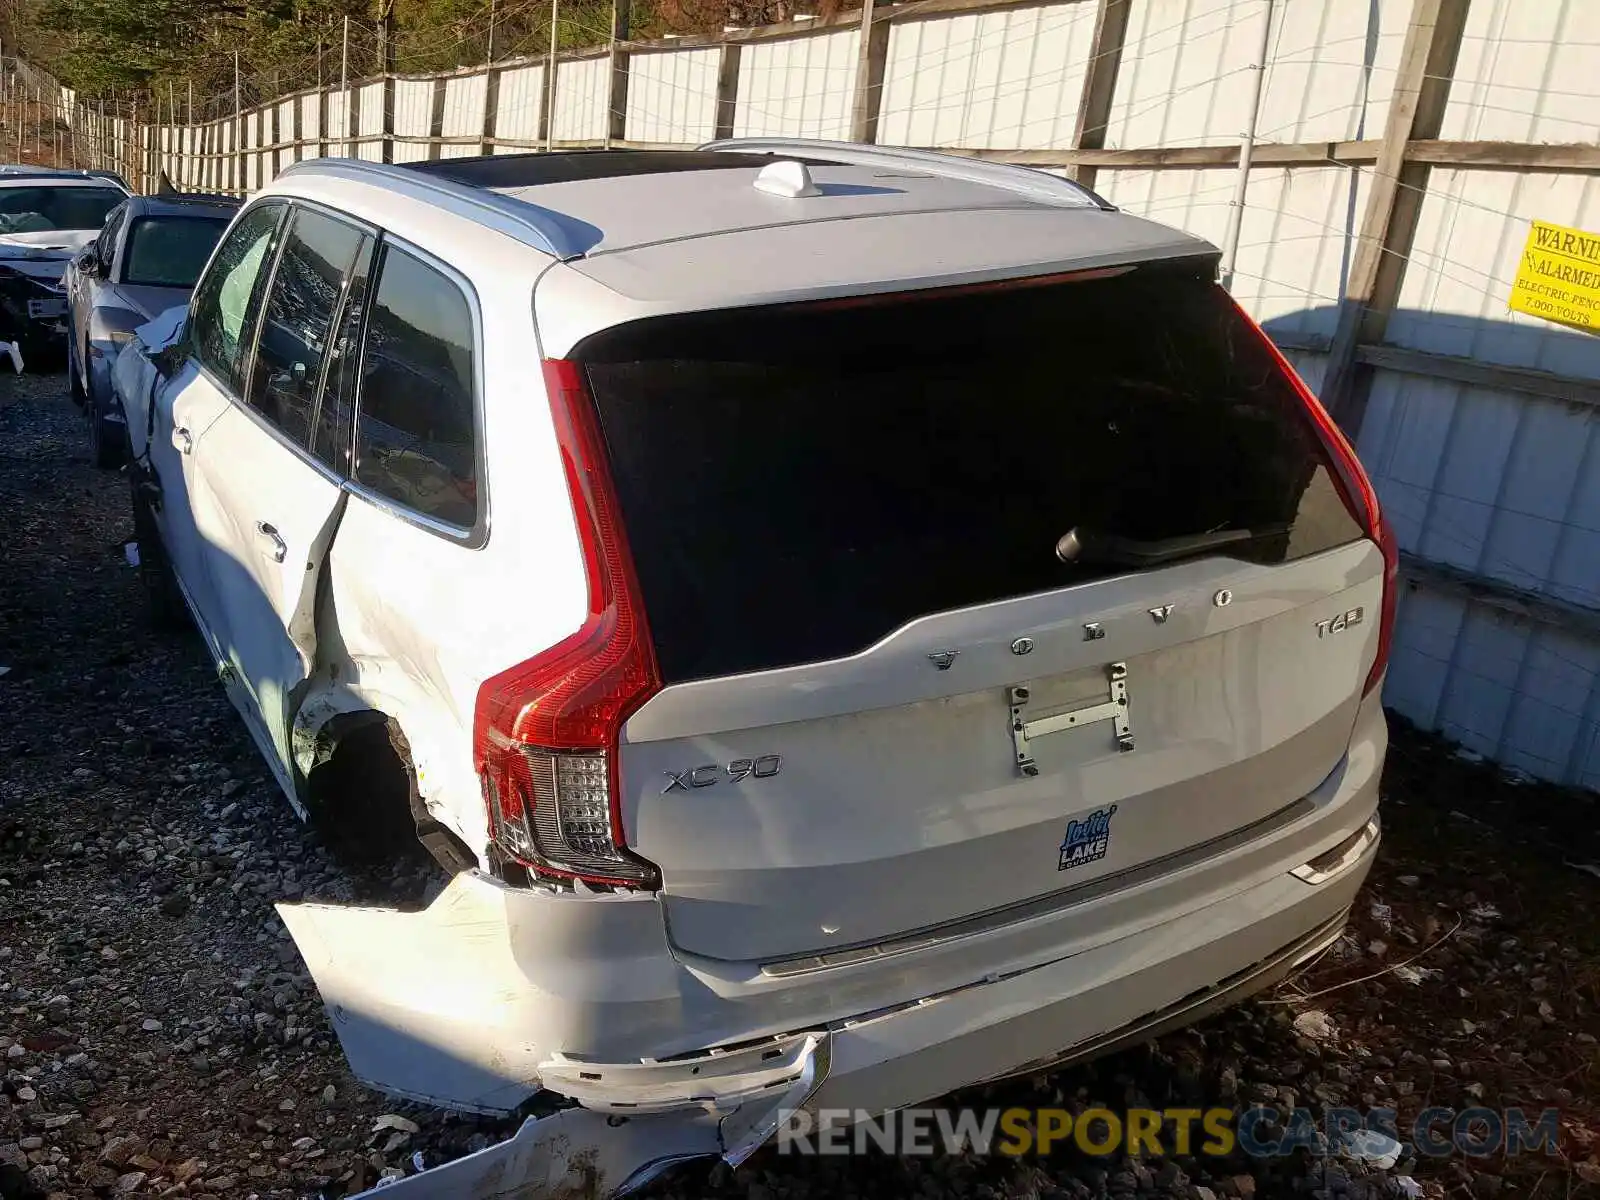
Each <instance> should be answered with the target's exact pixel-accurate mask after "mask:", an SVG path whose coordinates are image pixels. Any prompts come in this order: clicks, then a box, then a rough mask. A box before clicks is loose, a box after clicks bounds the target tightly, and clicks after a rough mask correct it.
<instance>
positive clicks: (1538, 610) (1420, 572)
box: [1400, 553, 1600, 639]
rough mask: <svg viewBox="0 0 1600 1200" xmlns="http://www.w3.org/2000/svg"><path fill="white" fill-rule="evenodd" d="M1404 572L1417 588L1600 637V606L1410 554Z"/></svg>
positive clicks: (1403, 558) (1405, 557)
mask: <svg viewBox="0 0 1600 1200" xmlns="http://www.w3.org/2000/svg"><path fill="white" fill-rule="evenodd" d="M1400 575H1401V577H1402V578H1403V579H1404V580H1405V581H1406V582H1407V583H1409V584H1411V585H1412V586H1414V587H1422V588H1426V589H1427V590H1428V591H1431V592H1441V593H1443V594H1445V595H1448V596H1456V597H1458V598H1460V599H1462V600H1466V601H1468V602H1470V603H1476V604H1482V605H1485V606H1487V607H1489V608H1493V609H1496V610H1498V611H1499V612H1503V613H1506V614H1507V615H1509V616H1513V617H1518V618H1520V619H1522V620H1525V621H1534V622H1536V623H1538V624H1540V625H1550V626H1553V627H1555V628H1557V629H1561V630H1565V631H1566V632H1568V633H1576V634H1579V635H1581V636H1584V637H1589V638H1596V639H1600V609H1595V608H1590V607H1588V606H1586V605H1582V604H1576V603H1573V602H1572V601H1570V600H1562V599H1559V598H1558V597H1555V596H1546V595H1542V594H1540V593H1539V592H1535V591H1532V590H1530V589H1528V588H1521V587H1518V586H1516V584H1513V583H1507V582H1505V581H1504V580H1502V579H1493V578H1491V577H1489V576H1487V575H1479V574H1476V573H1474V572H1472V571H1467V570H1464V569H1462V568H1461V567H1453V566H1451V565H1450V564H1449V563H1441V562H1434V561H1433V560H1432V559H1427V558H1421V557H1419V556H1417V555H1415V554H1410V553H1402V554H1401V555H1400Z"/></svg>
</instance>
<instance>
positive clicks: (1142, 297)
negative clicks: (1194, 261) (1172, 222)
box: [577, 268, 1361, 682]
mask: <svg viewBox="0 0 1600 1200" xmlns="http://www.w3.org/2000/svg"><path fill="white" fill-rule="evenodd" d="M577 357H579V358H581V359H582V360H583V361H584V362H585V363H586V365H587V369H588V375H589V379H590V383H591V387H592V389H593V391H594V394H595V400H596V404H597V407H598V411H599V416H600V422H601V427H602V429H603V431H604V434H605V438H606V442H607V446H608V449H609V452H610V455H611V465H612V471H613V475H614V477H615V481H616V486H617V489H618V493H619V499H620V501H621V504H622V507H623V512H624V515H625V518H626V521H627V527H628V540H629V543H630V546H631V548H632V551H633V556H634V559H635V563H636V567H637V570H638V573H639V577H640V585H641V587H642V589H643V592H644V599H645V607H646V610H647V612H648V613H649V617H650V625H651V630H652V632H653V634H654V636H655V640H656V649H657V655H658V657H659V660H660V665H661V668H662V672H663V675H664V676H665V678H666V679H667V680H668V681H669V682H671V681H678V680H684V679H693V678H700V677H705V676H714V675H726V674H732V673H737V672H742V671H752V670H763V669H768V668H773V667H780V666H785V665H790V664H795V663H803V662H813V661H818V660H823V659H829V658H837V657H841V656H844V655H848V654H853V653H856V652H859V651H861V650H863V649H865V648H866V647H868V646H870V645H872V644H873V643H874V642H876V641H878V640H880V639H881V638H883V637H884V636H885V635H887V634H889V633H891V632H892V631H893V630H895V629H896V628H898V627H899V626H901V625H904V624H905V623H906V622H908V621H910V620H913V619H915V618H916V617H918V616H921V615H924V614H927V613H933V612H941V611H947V610H950V609H955V608H962V607H966V606H969V605H974V604H984V603H989V602H993V601H997V600H1003V599H1008V598H1011V597H1015V596H1021V595H1026V594H1028V593H1033V592H1040V591H1047V590H1050V589H1054V588H1060V587H1066V586H1069V585H1072V584H1077V583H1083V582H1085V581H1088V580H1092V579H1097V578H1102V577H1105V576H1107V575H1112V574H1126V573H1128V572H1129V571H1130V570H1133V569H1136V568H1135V567H1131V566H1129V565H1128V564H1127V563H1126V562H1121V563H1119V562H1116V561H1107V560H1102V559H1098V558H1093V557H1091V558H1089V559H1085V560H1076V561H1070V562H1064V561H1062V560H1061V558H1060V557H1058V555H1057V552H1056V547H1057V543H1058V542H1059V541H1060V540H1061V538H1062V537H1063V535H1065V534H1067V533H1068V532H1069V531H1072V530H1079V531H1081V532H1082V533H1083V534H1084V535H1085V537H1086V538H1088V539H1091V540H1093V541H1095V542H1096V544H1102V545H1116V544H1119V541H1120V542H1121V543H1132V544H1134V545H1135V547H1136V548H1145V549H1148V548H1150V547H1151V546H1153V545H1157V546H1158V545H1160V544H1163V543H1169V540H1170V539H1174V538H1184V537H1196V536H1207V535H1213V534H1216V533H1219V532H1222V531H1247V532H1248V533H1249V535H1250V537H1249V539H1248V540H1240V541H1237V542H1235V543H1233V544H1231V545H1229V546H1227V547H1225V548H1221V549H1218V550H1216V551H1215V552H1216V553H1222V554H1227V555H1230V556H1233V557H1236V558H1240V559H1245V560H1248V561H1251V562H1257V563H1268V564H1270V563H1280V562H1283V561H1285V560H1287V559H1290V558H1296V557H1300V556H1302V555H1306V554H1313V553H1316V552H1318V551H1321V550H1326V549H1329V548H1331V547H1333V546H1336V545H1340V544H1343V543H1345V542H1348V541H1351V540H1354V539H1356V538H1358V537H1360V536H1361V529H1360V527H1359V526H1358V525H1357V524H1356V522H1355V520H1354V519H1353V518H1352V517H1351V516H1350V514H1349V512H1348V511H1347V509H1346V508H1345V506H1344V504H1343V502H1342V499H1341V497H1340V494H1339V492H1338V490H1337V488H1336V486H1335V484H1334V482H1333V476H1332V474H1331V473H1330V470H1329V468H1328V465H1327V463H1326V462H1325V461H1324V458H1323V454H1322V451H1321V448H1320V444H1319V443H1318V441H1317V439H1316V435H1315V433H1314V431H1313V430H1312V428H1311V426H1310V424H1309V422H1308V420H1307V419H1306V416H1305V413H1304V409H1303V405H1302V404H1301V403H1300V401H1299V398H1298V396H1297V394H1296V393H1295V391H1294V388H1293V384H1292V381H1291V380H1289V379H1288V378H1287V377H1286V376H1285V375H1283V374H1282V373H1281V372H1280V371H1279V369H1278V368H1277V366H1276V364H1275V363H1274V361H1273V360H1272V358H1271V357H1270V355H1269V354H1268V352H1267V350H1266V347H1264V346H1263V345H1262V344H1261V342H1260V340H1259V338H1258V336H1257V335H1256V333H1255V331H1254V330H1253V329H1252V328H1251V327H1250V326H1249V325H1248V324H1246V323H1245V322H1244V321H1243V320H1242V318H1240V316H1239V315H1238V313H1237V312H1236V311H1235V309H1234V308H1233V306H1232V303H1231V301H1230V300H1229V299H1228V297H1227V295H1226V293H1224V292H1223V291H1222V290H1221V289H1220V288H1218V287H1217V286H1216V285H1215V284H1214V283H1212V282H1211V281H1210V279H1209V278H1203V277H1200V276H1199V275H1197V274H1196V273H1195V272H1194V270H1193V269H1192V268H1191V269H1189V270H1188V271H1187V272H1184V273H1179V272H1177V271H1175V270H1174V269H1171V268H1167V269H1154V268H1144V269H1141V270H1138V271H1133V272H1131V273H1127V274H1123V275H1120V276H1118V277H1115V278H1109V279H1104V278H1102V279H1096V280H1093V281H1085V280H1077V281H1067V282H1051V283H1032V284H1028V285H1013V286H1004V287H998V288H997V287H985V288H979V289H967V290H963V291H960V292H955V293H949V292H946V293H943V294H924V295H922V296H918V295H917V294H915V293H911V294H903V295H900V296H896V297H885V298H876V299H868V300H851V301H846V302H828V303H817V304H803V305H789V306H782V307H774V308H765V309H744V310H733V311H721V312H712V313H701V314H690V315H681V316H673V317H664V318H655V319H652V320H649V321H644V322H639V323H636V324H633V325H630V326H623V327H620V328H617V329H614V330H609V331H606V332H605V333H602V334H600V335H597V336H596V337H595V338H592V339H590V340H589V342H588V343H586V344H585V345H584V346H582V347H580V348H579V350H578V352H577Z"/></svg>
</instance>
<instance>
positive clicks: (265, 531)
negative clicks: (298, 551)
mask: <svg viewBox="0 0 1600 1200" xmlns="http://www.w3.org/2000/svg"><path fill="white" fill-rule="evenodd" d="M256 532H257V533H259V534H260V535H261V536H262V537H264V538H266V539H267V540H268V541H269V542H271V543H272V561H273V562H276V563H281V562H282V561H283V560H284V559H286V558H288V557H289V544H288V543H287V542H285V541H284V540H283V538H282V536H281V535H280V534H279V533H278V531H277V529H276V528H275V527H274V526H272V525H270V524H268V523H267V522H266V521H257V522H256Z"/></svg>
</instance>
